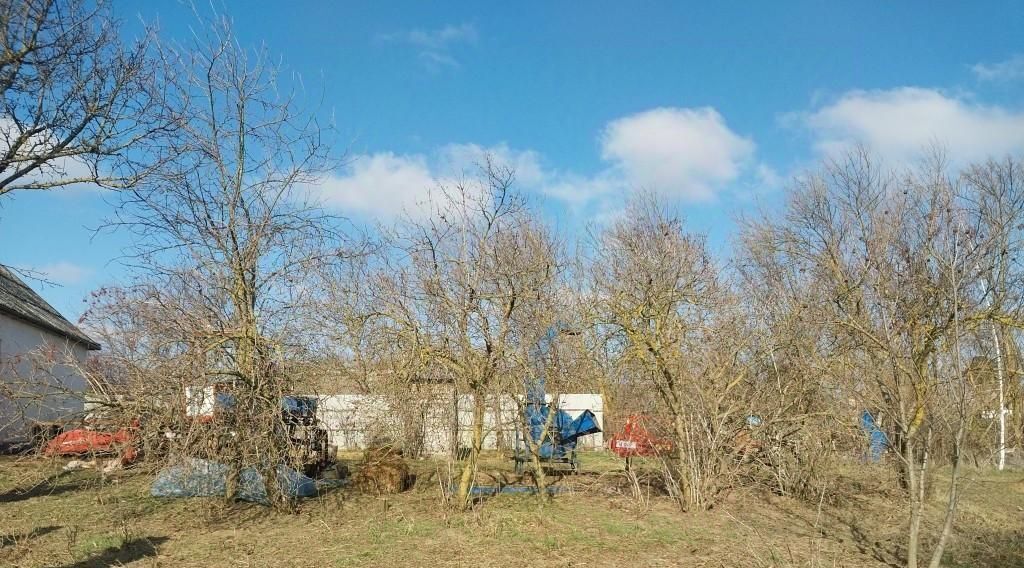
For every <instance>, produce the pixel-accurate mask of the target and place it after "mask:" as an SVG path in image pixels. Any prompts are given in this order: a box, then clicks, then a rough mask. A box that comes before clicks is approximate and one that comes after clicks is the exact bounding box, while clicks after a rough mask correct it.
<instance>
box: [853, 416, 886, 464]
mask: <svg viewBox="0 0 1024 568" xmlns="http://www.w3.org/2000/svg"><path fill="white" fill-rule="evenodd" d="M860 427H861V428H863V429H864V431H865V432H867V434H868V459H870V460H871V461H873V462H877V461H879V460H881V459H882V453H883V452H885V448H886V447H888V445H889V437H888V436H886V435H885V432H883V431H882V429H881V428H879V427H878V424H877V423H876V422H875V417H874V415H872V414H871V412H869V411H867V410H865V411H864V412H863V413H862V414H861V415H860Z"/></svg>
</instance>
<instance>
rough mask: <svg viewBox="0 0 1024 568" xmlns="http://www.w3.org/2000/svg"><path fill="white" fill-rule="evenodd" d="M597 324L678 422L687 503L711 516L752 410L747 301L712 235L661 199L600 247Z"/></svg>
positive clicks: (631, 213) (631, 214) (678, 473)
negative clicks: (722, 263)
mask: <svg viewBox="0 0 1024 568" xmlns="http://www.w3.org/2000/svg"><path fill="white" fill-rule="evenodd" d="M592 273H593V280H594V284H593V285H594V294H595V296H596V297H595V300H594V303H595V304H596V305H598V306H599V308H598V319H597V322H596V324H597V325H598V326H599V327H600V328H602V329H604V330H606V333H607V339H606V341H608V342H610V343H611V344H612V345H613V347H612V348H611V349H612V350H613V351H615V352H616V356H617V359H618V362H619V364H620V365H621V368H622V369H623V370H624V371H625V372H626V373H628V375H629V376H630V379H631V380H633V381H637V382H640V383H643V384H649V385H651V386H652V387H653V388H654V389H655V390H656V391H657V393H658V395H659V398H660V400H661V402H662V404H663V405H664V408H665V409H666V411H667V413H668V416H669V417H670V419H671V422H672V428H673V432H674V434H675V437H676V444H677V446H676V448H677V452H676V456H675V460H674V468H672V469H670V471H669V474H670V475H671V476H673V477H674V478H675V479H674V480H673V483H672V485H673V486H678V487H679V489H680V491H681V495H680V496H679V498H680V504H681V505H682V506H684V507H690V506H692V507H696V508H699V509H704V508H708V507H710V506H712V505H713V504H714V500H715V498H716V497H717V495H718V493H719V492H720V491H721V490H722V489H724V488H726V487H728V486H729V484H730V482H731V468H732V464H733V462H732V459H731V455H732V453H733V452H732V451H731V448H732V447H733V443H732V442H733V440H734V439H735V438H736V436H738V435H740V432H742V431H743V429H744V428H745V426H746V418H747V416H748V414H749V409H748V408H747V407H746V402H745V400H744V398H745V397H743V396H738V395H739V393H740V391H741V390H742V389H743V388H744V384H745V381H746V380H747V379H748V370H747V366H746V365H745V364H744V362H743V357H742V355H743V351H744V349H745V342H744V336H745V334H744V333H743V332H742V327H743V322H742V321H741V318H740V315H741V314H740V311H739V310H738V309H737V308H738V304H736V302H735V298H734V297H733V295H732V294H731V291H730V290H729V289H728V286H727V285H726V284H724V283H723V282H722V279H721V278H720V274H719V268H718V266H716V264H715V262H714V261H713V260H712V258H711V256H710V255H709V253H708V252H707V250H706V247H705V243H704V238H703V237H702V236H699V235H693V234H689V233H686V232H685V231H684V229H683V225H682V221H681V220H680V218H679V217H678V216H675V215H673V214H671V213H670V212H669V211H667V210H666V209H665V208H663V206H662V205H661V204H660V203H658V201H657V200H656V199H655V198H654V197H651V196H647V197H646V198H642V199H641V200H639V201H636V202H634V203H632V204H631V205H630V207H629V208H628V209H627V211H626V215H625V217H624V218H623V219H622V220H620V221H618V222H616V223H615V224H613V225H612V226H611V227H609V228H608V229H607V230H606V231H605V232H604V233H603V234H602V235H601V236H600V238H599V239H598V241H597V243H596V244H595V253H594V258H593V262H592Z"/></svg>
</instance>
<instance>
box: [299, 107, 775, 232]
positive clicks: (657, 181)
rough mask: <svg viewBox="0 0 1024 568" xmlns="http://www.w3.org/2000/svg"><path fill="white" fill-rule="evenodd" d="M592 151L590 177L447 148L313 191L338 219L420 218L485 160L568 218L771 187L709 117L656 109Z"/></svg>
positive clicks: (357, 166) (611, 132) (361, 170)
mask: <svg viewBox="0 0 1024 568" xmlns="http://www.w3.org/2000/svg"><path fill="white" fill-rule="evenodd" d="M600 143H601V149H602V152H601V157H602V159H603V160H604V161H605V163H606V164H607V165H606V166H605V167H604V168H603V169H600V170H599V171H597V172H595V173H593V174H590V175H587V174H581V173H577V172H572V171H560V170H557V169H551V168H548V167H546V165H545V163H544V160H543V157H542V156H541V155H540V154H539V153H538V152H536V151H534V150H520V149H516V148H512V147H510V146H509V145H507V144H505V143H500V144H496V145H493V146H482V145H479V144H472V143H468V144H448V145H446V146H442V147H440V148H438V149H437V150H436V151H435V152H433V153H431V154H430V155H424V154H408V155H398V154H394V153H390V152H381V153H376V154H365V155H361V156H357V157H356V158H355V160H354V161H353V163H351V164H350V165H349V166H348V167H347V168H346V169H345V170H344V171H342V172H339V173H337V174H335V175H332V176H330V177H328V178H326V179H324V180H323V181H322V183H320V184H319V185H317V186H315V187H314V188H313V189H314V192H315V193H316V194H317V195H318V196H319V197H320V198H321V199H322V201H323V202H324V203H325V204H326V205H328V206H331V207H333V208H336V209H338V210H339V211H341V212H342V213H345V214H358V215H363V216H368V217H375V218H378V219H388V218H394V217H396V216H398V215H400V214H403V213H408V214H410V215H413V216H422V215H425V214H427V213H428V212H429V211H430V207H429V202H430V199H431V193H432V190H433V189H436V188H437V187H438V186H440V185H446V186H450V185H451V184H453V183H455V182H456V181H457V180H459V179H463V178H472V177H473V176H474V175H475V174H476V172H477V168H478V167H479V166H480V165H481V164H482V162H483V161H484V159H485V157H490V159H491V160H493V162H495V163H496V164H497V165H499V166H507V167H509V168H511V169H512V170H513V171H514V172H515V182H516V185H517V186H518V188H519V189H520V190H522V191H526V192H529V193H533V194H538V195H546V196H549V197H552V198H554V199H557V200H559V201H561V202H563V203H565V204H567V205H568V206H570V207H572V208H574V209H575V210H577V211H580V210H583V209H584V208H587V209H592V208H594V207H597V208H598V209H600V208H604V209H609V210H610V209H612V208H615V207H618V205H617V204H618V203H620V202H621V198H622V197H624V196H627V195H628V194H630V193H632V192H634V191H637V190H651V191H657V192H659V193H662V194H663V195H665V196H667V197H669V198H676V199H681V200H683V201H690V202H695V201H708V200H711V199H714V198H715V197H716V196H717V195H718V194H719V193H720V192H722V191H724V190H725V189H726V188H727V186H729V185H730V184H731V183H732V182H735V181H736V180H737V179H738V178H740V177H741V176H744V179H746V177H748V176H749V177H751V181H750V183H752V184H757V185H758V186H770V188H772V189H773V188H774V187H776V186H777V185H779V183H780V181H779V176H778V174H777V173H776V172H775V171H774V170H772V169H771V168H769V167H767V166H765V165H764V164H756V163H755V162H754V161H753V160H752V159H751V158H752V157H753V154H754V143H753V142H752V141H751V140H749V139H748V138H744V137H742V136H739V135H737V134H735V133H734V132H733V131H732V130H730V129H729V128H728V126H726V124H725V121H724V120H723V119H722V117H721V115H719V114H718V112H716V111H715V110H714V109H711V108H700V109H684V108H659V109H654V110H650V111H647V112H642V113H639V114H634V115H630V116H627V117H624V118H621V119H618V120H615V121H612V122H610V123H609V124H608V125H607V127H606V128H605V129H604V130H603V132H602V133H601V136H600ZM755 166H756V167H755ZM734 185H735V184H734ZM732 189H734V190H737V191H739V190H740V189H742V188H740V187H738V186H736V187H733V188H732Z"/></svg>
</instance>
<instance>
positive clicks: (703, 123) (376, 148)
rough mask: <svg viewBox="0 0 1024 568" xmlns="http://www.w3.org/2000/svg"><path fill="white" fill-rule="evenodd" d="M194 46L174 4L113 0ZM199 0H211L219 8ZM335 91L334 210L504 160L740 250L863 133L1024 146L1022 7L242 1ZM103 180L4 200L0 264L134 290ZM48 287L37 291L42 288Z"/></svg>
mask: <svg viewBox="0 0 1024 568" xmlns="http://www.w3.org/2000/svg"><path fill="white" fill-rule="evenodd" d="M114 5H115V7H116V11H117V12H118V13H119V14H120V15H121V17H122V19H123V20H124V21H125V23H126V33H127V34H129V35H130V34H132V33H135V31H136V30H137V29H138V23H137V22H138V21H139V20H140V19H143V20H146V21H150V22H153V21H158V22H159V24H160V27H161V29H162V32H163V33H164V34H165V35H167V36H171V37H182V36H183V35H184V34H186V33H187V30H188V26H189V25H191V24H192V23H193V20H192V16H191V15H190V13H189V11H188V10H187V9H185V8H184V7H183V6H182V5H181V4H179V3H178V2H176V1H171V0H162V1H152V2H129V1H126V0H114ZM203 5H204V6H205V4H203ZM223 6H224V10H223V11H225V12H226V13H227V14H229V15H230V16H231V17H233V19H234V21H235V25H236V31H237V33H238V35H239V37H240V40H241V41H242V43H243V44H247V45H252V44H256V43H260V42H263V43H265V44H266V45H267V47H268V48H269V49H270V50H271V51H272V52H274V53H277V54H280V55H281V57H282V59H283V61H284V62H285V64H286V65H287V66H288V67H289V68H290V69H292V70H294V71H297V72H298V73H299V74H301V76H302V77H303V81H304V83H305V84H306V85H307V86H309V88H310V89H311V90H317V92H318V90H319V89H322V90H323V101H324V103H323V107H324V108H322V109H321V112H323V113H325V114H326V113H333V116H334V117H335V120H336V123H337V126H338V131H339V146H338V148H337V150H338V152H339V153H343V152H344V153H347V156H348V158H349V161H348V165H347V166H345V167H344V168H342V169H340V170H338V171H337V172H334V174H332V175H331V176H330V177H329V178H327V179H325V180H324V183H323V186H322V187H321V188H320V192H321V195H322V198H323V200H324V202H325V204H326V205H327V206H328V207H330V208H332V209H333V210H335V211H337V212H339V213H342V214H344V215H347V216H350V217H352V218H354V219H357V220H383V221H387V220H389V219H391V218H393V217H394V216H395V215H396V214H398V213H399V212H400V211H402V210H407V211H408V210H413V212H415V211H414V210H415V204H416V201H417V199H418V198H420V197H421V196H422V195H423V193H424V192H425V190H426V187H425V186H429V185H431V184H433V183H434V182H433V180H444V179H446V178H449V177H451V176H453V175H456V174H457V173H458V172H459V171H462V170H464V169H466V168H467V167H469V164H471V163H472V162H473V161H474V160H475V159H477V158H478V157H479V155H480V153H481V152H484V151H489V152H491V153H493V154H494V155H496V156H498V157H499V158H500V159H502V160H505V161H507V162H509V163H510V164H512V165H514V166H516V167H517V169H518V171H519V181H520V185H521V188H522V189H523V190H524V191H525V192H527V193H528V194H529V195H530V197H531V200H532V201H533V202H534V203H535V204H536V206H537V208H538V210H539V211H540V212H541V213H542V214H543V215H544V216H545V217H546V218H547V219H549V220H550V221H551V222H552V223H554V224H555V225H556V226H557V227H558V230H559V231H560V232H562V233H563V234H564V235H565V236H566V237H567V238H571V237H572V236H573V235H575V234H577V233H579V232H580V231H581V230H582V228H583V227H584V226H586V224H587V223H593V222H596V223H599V222H601V221H602V220H605V219H608V218H611V217H614V215H615V214H616V212H617V211H619V210H620V207H621V204H622V202H623V200H624V199H625V198H626V197H627V196H628V195H629V194H631V193H633V192H635V191H637V190H639V189H641V188H645V189H648V190H651V191H656V192H658V193H660V194H662V195H664V196H665V198H666V199H668V200H669V201H671V202H672V203H675V204H677V205H678V207H679V208H680V209H681V210H682V211H683V213H684V214H685V215H686V216H687V218H688V220H689V222H690V226H691V227H692V228H694V229H697V230H702V231H707V232H708V233H709V234H710V235H711V242H712V244H713V245H714V246H715V247H716V248H717V249H718V250H720V251H726V250H727V246H728V241H729V236H730V235H731V234H732V231H733V229H734V226H735V225H734V223H733V219H734V218H735V216H736V215H738V214H741V213H743V212H752V211H756V210H757V209H759V208H769V209H770V208H772V207H774V206H776V205H777V204H778V203H779V201H780V200H781V196H782V188H783V186H784V183H785V180H786V179H787V178H788V177H789V176H791V175H793V174H794V173H796V172H799V171H800V170H801V169H803V168H806V167H808V166H810V165H812V164H813V163H814V162H815V160H817V159H819V158H821V157H822V156H823V155H827V154H829V153H832V152H837V151H841V150H842V148H843V147H845V146H847V145H849V144H851V143H854V142H861V143H865V144H867V145H869V146H870V147H872V148H873V149H874V150H875V151H876V152H877V153H879V154H880V155H882V156H884V157H885V158H887V159H890V160H892V161H893V162H894V163H900V162H905V161H908V160H911V159H912V158H913V156H914V154H915V153H916V152H918V151H919V150H920V148H921V147H923V146H924V145H927V144H929V143H931V142H939V143H942V144H944V145H946V146H947V148H948V149H949V150H950V152H951V154H953V155H954V156H955V157H959V158H961V159H962V160H973V159H981V158H984V157H985V156H988V155H997V156H1000V155H1005V154H1007V153H1011V154H1015V155H1018V156H1020V155H1024V3H1022V2H1005V3H1001V2H971V3H953V2H948V3H947V2H901V3H892V2H846V3H828V2H820V1H816V2H774V3H767V2H763V3H753V2H735V3H712V2H686V3H684V2H622V1H617V2H587V3H582V2H575V3H570V2H506V3H500V4H499V3H470V2H446V3H440V2H429V3H428V2H408V3H397V2H396V3H385V2H379V1H374V2H361V3H353V2H333V1H332V2H327V1H321V2H314V1H293V2H280V1H279V0H275V1H268V0H258V1H256V0H250V1H246V2H241V1H231V0H227V1H225V2H224V3H223ZM108 201H112V200H111V199H110V198H109V196H104V195H103V194H101V193H100V192H98V191H96V190H91V189H87V188H80V189H72V190H67V191H62V192H54V193H37V194H30V193H28V192H22V193H21V194H15V195H14V196H13V197H11V198H7V199H5V200H4V201H3V202H2V203H0V261H2V262H4V263H6V264H12V265H15V266H20V267H30V268H35V269H39V270H42V271H45V272H48V273H49V274H50V277H51V279H52V280H54V281H56V282H59V283H60V284H61V286H44V287H40V292H41V293H42V294H43V296H44V297H46V298H47V299H48V300H50V301H51V302H52V303H53V304H54V305H55V306H56V307H57V308H58V309H60V310H62V311H63V312H65V313H66V314H67V315H69V316H70V317H77V316H78V315H79V314H80V313H81V311H82V309H83V307H84V304H83V299H84V298H85V297H86V296H87V295H88V293H89V291H91V290H93V289H95V288H97V287H99V286H102V285H105V284H116V283H118V282H124V281H125V279H126V278H127V276H126V274H127V273H126V271H125V269H123V268H122V267H121V266H120V265H119V264H118V262H117V257H118V256H119V254H120V252H121V250H122V248H123V247H124V246H125V245H126V244H127V241H126V239H127V238H128V237H127V236H126V235H119V234H100V235H94V234H93V233H92V232H91V231H90V228H91V227H95V226H97V225H98V224H99V223H100V220H101V219H102V217H103V216H104V215H105V214H107V213H108V212H109V211H110V209H111V205H110V204H109V203H108ZM37 287H38V286H37Z"/></svg>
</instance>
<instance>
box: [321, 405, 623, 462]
mask: <svg viewBox="0 0 1024 568" xmlns="http://www.w3.org/2000/svg"><path fill="white" fill-rule="evenodd" d="M318 398H319V399H320V405H319V413H320V419H321V420H322V421H323V422H324V424H325V427H326V428H327V431H328V435H329V437H330V442H331V443H332V444H334V445H335V446H337V447H338V449H340V450H359V449H363V448H366V446H367V445H368V444H370V443H371V442H372V441H373V438H375V437H378V436H381V437H384V438H387V439H390V440H395V441H401V440H402V439H403V432H402V425H401V423H400V421H401V419H400V418H399V416H398V415H397V414H396V413H395V412H394V411H392V409H391V408H390V405H389V404H388V403H387V401H386V400H385V399H384V398H382V397H378V396H372V395H361V394H340V395H320V396H319V397H318ZM550 400H551V397H550V396H548V401H549V402H550ZM457 405H458V411H457V412H456V410H455V409H456V401H455V400H454V399H453V398H452V396H451V394H450V393H449V394H448V395H447V396H444V395H443V394H442V395H439V396H436V397H433V398H431V399H424V400H422V401H420V403H419V404H417V405H415V407H416V408H418V409H421V410H422V414H421V417H422V418H423V429H422V433H423V447H424V451H425V452H426V453H427V454H445V453H449V452H450V451H451V444H452V440H453V438H454V437H455V436H454V430H455V429H456V428H457V429H458V440H459V445H460V446H463V447H467V446H469V444H470V441H471V439H472V432H471V426H472V418H473V414H472V409H473V397H472V396H471V395H462V396H460V397H458V401H457ZM404 406H410V405H407V404H406V405H404ZM518 406H519V405H518V404H517V401H516V400H515V399H514V398H512V397H511V396H505V397H502V398H501V399H499V400H498V401H497V402H492V403H491V404H490V405H489V406H488V409H487V412H486V414H485V415H484V448H485V449H491V450H493V449H511V448H512V444H513V443H514V442H515V439H516V425H517V421H518V420H519V418H518ZM559 408H561V409H562V410H564V411H565V412H566V413H568V414H569V415H570V416H572V417H573V418H576V417H577V416H579V415H580V414H581V413H582V412H583V411H584V410H588V409H589V410H590V411H591V412H593V413H594V415H595V416H596V418H597V422H598V424H600V425H601V426H602V428H603V426H604V404H603V400H602V398H601V395H599V394H564V395H561V396H560V397H559ZM456 415H457V416H458V424H457V425H456V422H455V420H454V417H455V416H456ZM578 447H579V448H581V449H601V448H604V435H603V433H597V434H593V435H590V436H585V437H583V438H581V439H580V442H579V444H578Z"/></svg>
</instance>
